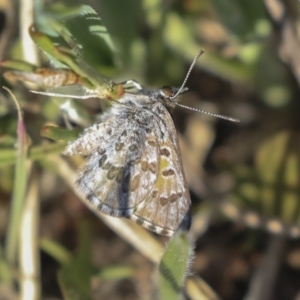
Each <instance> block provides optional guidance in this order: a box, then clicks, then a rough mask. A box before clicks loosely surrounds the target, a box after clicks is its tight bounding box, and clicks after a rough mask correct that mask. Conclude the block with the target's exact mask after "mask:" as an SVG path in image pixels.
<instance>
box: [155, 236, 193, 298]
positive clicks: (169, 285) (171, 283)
mask: <svg viewBox="0 0 300 300" xmlns="http://www.w3.org/2000/svg"><path fill="white" fill-rule="evenodd" d="M191 253H192V245H191V242H190V241H189V238H188V234H187V233H186V232H179V233H177V234H175V235H174V236H173V237H172V239H171V240H170V242H169V244H168V245H167V248H166V249H165V251H164V254H163V257H162V259H161V262H160V264H159V279H158V280H159V296H160V298H159V299H174V300H175V299H181V298H182V294H183V288H184V282H185V278H186V275H187V268H188V265H189V261H190V254H191Z"/></svg>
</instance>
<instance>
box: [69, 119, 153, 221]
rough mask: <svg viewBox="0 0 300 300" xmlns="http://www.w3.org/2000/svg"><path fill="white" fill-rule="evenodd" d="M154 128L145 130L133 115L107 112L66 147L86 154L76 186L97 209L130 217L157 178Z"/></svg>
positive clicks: (72, 153)
mask: <svg viewBox="0 0 300 300" xmlns="http://www.w3.org/2000/svg"><path fill="white" fill-rule="evenodd" d="M154 143H155V144H157V143H156V137H155V134H154V132H153V131H152V130H150V129H148V130H147V132H146V128H143V130H141V128H140V124H139V123H137V122H135V120H134V119H132V118H131V116H126V117H120V116H118V117H116V116H115V115H107V118H106V119H105V120H104V121H103V122H102V123H99V124H95V125H93V126H91V127H89V128H87V129H86V130H85V131H84V133H83V134H82V135H81V136H80V137H79V138H78V139H77V140H76V141H74V142H73V143H71V144H69V145H68V146H67V148H66V151H65V154H67V155H75V154H77V155H82V156H85V157H86V162H85V165H84V166H83V167H82V169H81V170H80V172H79V176H78V179H77V181H76V186H77V188H78V189H79V190H80V192H82V193H83V194H84V195H85V197H86V199H87V200H88V201H89V202H90V203H91V204H92V206H93V207H95V209H97V210H100V211H102V212H103V213H105V214H108V215H111V216H115V217H130V215H131V214H132V211H133V209H134V207H136V206H137V205H139V204H140V203H142V202H143V201H144V200H145V199H146V197H147V196H148V195H149V193H150V192H151V190H152V189H153V186H154V184H155V182H156V179H157V172H158V170H157V168H155V167H154V166H156V165H157V160H158V153H157V148H153V147H152V146H151V145H153V144H154Z"/></svg>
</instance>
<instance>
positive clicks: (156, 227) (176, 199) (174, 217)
mask: <svg viewBox="0 0 300 300" xmlns="http://www.w3.org/2000/svg"><path fill="white" fill-rule="evenodd" d="M153 112H154V113H155V115H156V117H155V118H154V119H153V126H154V127H155V130H156V136H157V145H156V147H157V151H156V152H158V160H157V164H158V176H157V179H156V181H155V184H154V187H153V189H152V191H151V193H150V195H148V197H147V198H146V199H145V201H143V202H141V203H140V204H138V206H137V207H136V208H135V210H134V212H133V214H132V216H131V219H133V220H134V221H135V222H137V223H139V224H141V225H142V226H144V227H146V228H147V229H149V230H152V231H154V232H156V233H158V234H162V235H167V236H171V235H172V234H173V233H174V232H175V231H176V230H177V229H178V228H179V227H181V228H183V229H189V227H190V223H191V216H190V205H191V200H190V195H189V191H188V187H187V182H186V179H185V176H184V172H183V166H182V160H181V154H180V149H179V144H178V138H177V133H176V129H175V127H174V123H173V120H172V118H171V116H170V114H169V112H168V111H167V109H166V108H165V107H164V106H163V105H162V104H160V103H157V104H156V105H155V106H154V107H153Z"/></svg>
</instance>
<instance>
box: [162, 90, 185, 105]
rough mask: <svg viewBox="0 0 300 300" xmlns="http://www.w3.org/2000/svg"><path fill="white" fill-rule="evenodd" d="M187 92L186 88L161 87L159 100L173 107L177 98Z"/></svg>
mask: <svg viewBox="0 0 300 300" xmlns="http://www.w3.org/2000/svg"><path fill="white" fill-rule="evenodd" d="M187 90H188V88H187V87H184V88H173V87H170V86H163V87H162V88H161V89H160V90H159V98H160V99H161V100H163V101H164V102H166V103H167V104H168V105H170V106H174V105H176V103H177V102H178V96H179V95H181V94H182V93H184V92H186V91H187Z"/></svg>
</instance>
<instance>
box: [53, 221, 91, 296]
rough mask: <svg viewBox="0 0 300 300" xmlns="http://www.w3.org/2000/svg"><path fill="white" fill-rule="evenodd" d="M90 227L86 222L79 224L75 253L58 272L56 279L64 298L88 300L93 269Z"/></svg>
mask: <svg viewBox="0 0 300 300" xmlns="http://www.w3.org/2000/svg"><path fill="white" fill-rule="evenodd" d="M90 232H91V229H90V226H89V225H88V223H87V222H82V223H81V224H80V232H79V248H78V251H77V254H76V255H75V256H74V257H73V259H72V260H71V261H70V262H69V263H68V264H65V265H63V267H62V268H61V270H60V271H59V273H58V281H59V285H60V287H61V290H62V293H63V296H64V299H68V300H69V299H70V300H76V299H78V300H81V299H85V300H89V299H92V297H91V283H90V280H91V277H92V275H93V274H94V270H93V267H92V262H91V233H90Z"/></svg>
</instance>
